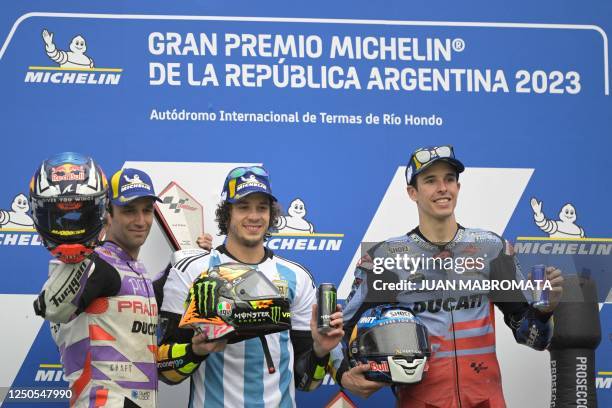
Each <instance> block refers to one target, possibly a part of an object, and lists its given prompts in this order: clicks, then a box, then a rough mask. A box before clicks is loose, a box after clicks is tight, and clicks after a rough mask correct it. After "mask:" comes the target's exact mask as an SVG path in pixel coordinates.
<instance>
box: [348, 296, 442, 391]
mask: <svg viewBox="0 0 612 408" xmlns="http://www.w3.org/2000/svg"><path fill="white" fill-rule="evenodd" d="M348 352H349V353H348V354H349V359H350V361H351V364H352V365H353V366H356V365H358V364H359V363H365V364H368V365H369V366H370V370H369V371H366V373H365V377H366V378H367V379H368V380H370V381H379V382H386V383H392V384H413V383H418V382H420V381H421V380H422V379H423V377H424V375H425V372H426V371H427V359H428V357H429V356H430V355H431V351H430V347H429V340H428V334H427V328H426V327H425V326H424V325H423V323H422V322H421V320H420V319H419V318H418V317H416V316H415V314H414V313H413V312H412V311H411V310H410V309H409V308H406V307H401V306H397V305H392V304H387V305H380V306H376V307H374V308H372V309H368V310H366V311H365V312H364V313H363V315H362V316H361V318H360V319H359V321H358V322H357V324H356V325H355V327H354V328H353V332H352V333H351V337H350V340H349V349H348Z"/></svg>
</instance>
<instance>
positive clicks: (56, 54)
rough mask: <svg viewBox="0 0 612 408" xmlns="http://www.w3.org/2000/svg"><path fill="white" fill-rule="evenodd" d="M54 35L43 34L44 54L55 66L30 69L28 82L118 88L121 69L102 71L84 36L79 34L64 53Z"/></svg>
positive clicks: (27, 73) (27, 75) (43, 32)
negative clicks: (111, 86) (114, 86)
mask: <svg viewBox="0 0 612 408" xmlns="http://www.w3.org/2000/svg"><path fill="white" fill-rule="evenodd" d="M54 36H55V35H54V33H52V32H50V31H49V30H47V29H44V30H43V31H42V41H43V44H44V51H45V53H46V54H47V58H48V60H50V61H51V62H53V63H54V65H52V66H29V67H28V71H27V72H26V76H25V81H24V82H32V83H51V84H62V85H63V84H74V85H118V84H119V81H120V79H121V73H122V72H123V69H121V68H100V67H97V66H96V64H95V63H94V59H93V58H92V57H91V55H90V54H89V51H88V47H87V40H86V39H85V37H84V36H82V35H80V34H77V35H75V36H74V37H72V40H70V42H69V43H68V48H67V49H65V50H62V49H60V48H59V47H58V45H56V43H55V40H54Z"/></svg>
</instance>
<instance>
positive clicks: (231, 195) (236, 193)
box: [221, 166, 277, 203]
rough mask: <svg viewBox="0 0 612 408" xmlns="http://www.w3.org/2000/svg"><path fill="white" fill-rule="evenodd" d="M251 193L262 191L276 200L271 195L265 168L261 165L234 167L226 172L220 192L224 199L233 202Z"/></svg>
mask: <svg viewBox="0 0 612 408" xmlns="http://www.w3.org/2000/svg"><path fill="white" fill-rule="evenodd" d="M253 193H264V194H267V195H269V196H270V198H272V200H274V201H277V200H276V197H274V196H273V195H272V188H271V187H270V175H269V174H268V172H267V171H266V169H264V168H263V167H261V166H251V167H236V168H235V169H233V170H232V171H230V172H229V173H228V174H227V177H226V178H225V182H224V183H223V192H222V193H221V196H222V197H223V199H224V200H225V201H227V202H229V203H235V202H236V201H238V200H240V199H242V198H244V197H246V196H248V195H249V194H253Z"/></svg>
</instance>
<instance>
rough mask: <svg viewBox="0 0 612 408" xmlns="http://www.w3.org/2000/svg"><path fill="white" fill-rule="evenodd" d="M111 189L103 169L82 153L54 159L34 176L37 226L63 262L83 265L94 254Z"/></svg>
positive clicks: (32, 189)
mask: <svg viewBox="0 0 612 408" xmlns="http://www.w3.org/2000/svg"><path fill="white" fill-rule="evenodd" d="M107 189H108V183H107V181H106V177H105V176H104V173H103V172H102V169H100V167H99V166H97V165H96V164H95V163H94V161H93V160H92V159H91V158H90V157H87V156H83V155H81V154H79V153H71V152H65V153H60V154H57V155H55V156H52V157H50V158H49V159H47V160H45V161H43V162H42V164H41V166H40V168H39V169H38V170H37V171H36V173H35V174H34V176H33V177H32V180H31V181H30V204H31V208H32V219H33V220H34V227H35V228H36V231H38V233H39V234H40V236H41V238H42V241H43V243H44V245H45V247H47V249H49V251H51V253H52V254H53V255H54V256H56V257H57V258H59V259H60V260H61V261H63V262H67V263H75V262H80V261H81V260H83V259H84V258H85V256H87V255H89V254H90V253H91V252H93V248H94V247H95V245H96V244H97V243H98V235H99V234H100V231H101V230H102V227H103V225H104V214H105V211H106V207H107V202H108V197H107Z"/></svg>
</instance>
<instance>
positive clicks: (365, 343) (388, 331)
mask: <svg viewBox="0 0 612 408" xmlns="http://www.w3.org/2000/svg"><path fill="white" fill-rule="evenodd" d="M428 352H429V346H428V341H427V330H426V329H425V327H424V326H423V325H421V324H418V323H415V322H398V323H391V324H386V325H381V326H376V327H373V328H371V329H369V330H368V331H366V332H365V333H364V334H363V335H361V336H360V338H359V354H360V355H362V356H393V355H414V356H423V355H426V354H427V353H428Z"/></svg>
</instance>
